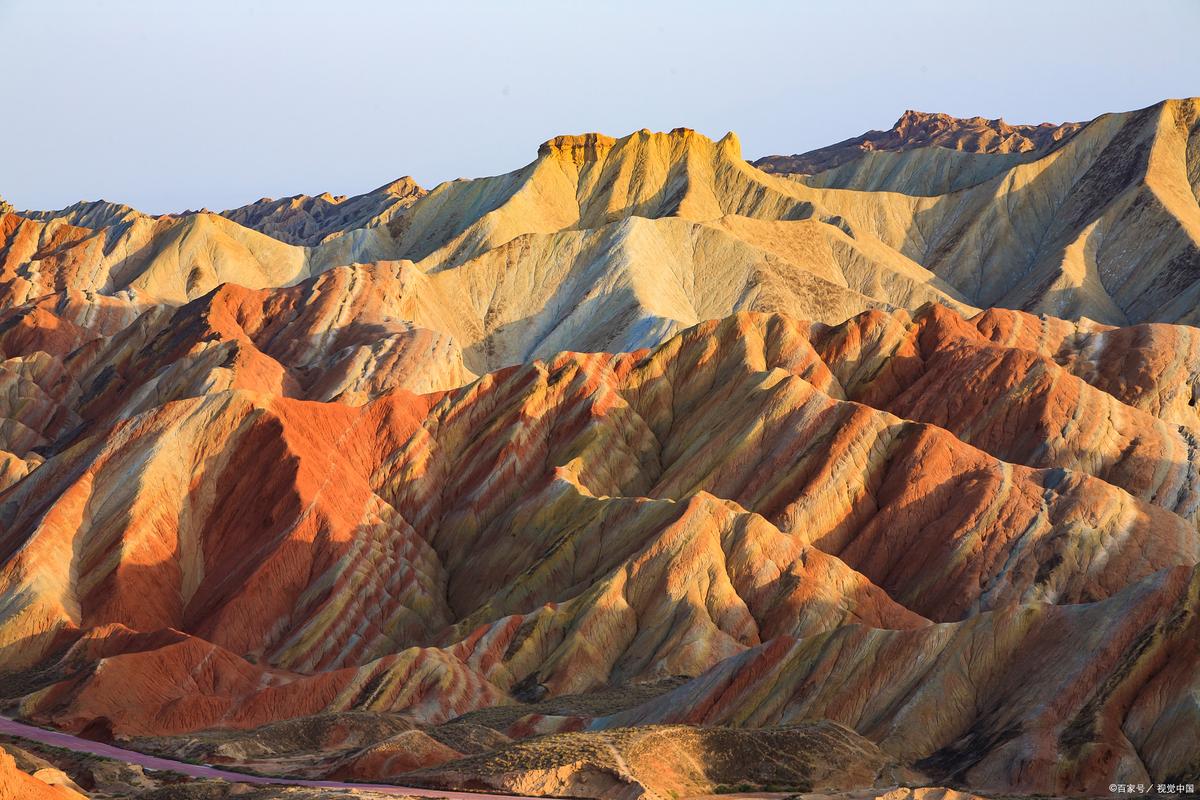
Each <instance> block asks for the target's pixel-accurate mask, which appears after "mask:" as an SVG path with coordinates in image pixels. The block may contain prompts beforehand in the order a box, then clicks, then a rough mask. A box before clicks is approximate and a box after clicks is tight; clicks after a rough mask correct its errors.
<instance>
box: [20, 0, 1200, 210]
mask: <svg viewBox="0 0 1200 800" xmlns="http://www.w3.org/2000/svg"><path fill="white" fill-rule="evenodd" d="M345 5H346V8H343V9H339V10H338V12H336V13H335V12H331V11H328V10H326V9H325V8H324V7H323V6H322V5H321V4H318V3H315V2H308V1H306V2H293V3H283V2H246V3H234V2H229V1H228V0H226V1H225V2H214V3H209V4H207V5H206V6H205V7H204V8H196V7H188V8H182V7H172V8H164V7H162V6H161V5H155V4H151V3H146V2H132V0H130V1H128V2H120V1H117V0H113V1H110V2H96V3H92V4H88V5H86V6H83V5H80V6H71V7H70V13H64V11H63V6H61V5H58V4H53V3H37V2H29V1H26V0H0V47H2V48H3V52H4V53H5V56H6V58H5V68H6V71H7V74H8V75H9V77H10V86H9V91H10V96H11V97H12V98H13V99H11V100H10V101H9V109H10V118H9V124H8V125H6V126H5V133H4V137H5V138H4V140H3V142H4V144H5V145H6V152H7V153H8V154H9V158H7V159H6V160H5V163H4V165H3V167H0V197H3V198H5V199H7V200H8V201H9V202H11V203H13V205H15V206H16V207H17V208H30V209H56V208H61V207H63V206H66V205H69V204H71V203H73V202H76V201H78V200H94V199H99V198H104V199H107V200H112V201H118V202H123V203H128V204H130V205H133V206H135V207H137V208H139V209H141V210H143V211H147V212H151V213H163V212H173V211H182V210H185V209H193V208H200V207H207V208H210V209H213V210H220V209H225V208H230V207H234V206H238V205H242V204H244V203H248V202H251V201H253V200H256V199H258V198H259V197H262V196H272V197H282V196H288V195H293V194H300V193H307V194H317V193H320V192H323V191H329V192H331V193H333V194H357V193H361V192H364V191H369V190H370V189H373V188H375V187H377V186H379V185H382V184H384V183H387V182H388V181H390V180H392V179H394V178H397V177H399V176H402V175H412V176H413V177H414V178H415V179H416V180H417V181H418V182H419V183H420V184H421V185H423V186H425V187H429V188H431V187H433V186H434V185H436V184H438V183H440V182H442V181H445V180H449V179H453V178H456V177H474V176H479V175H491V174H498V173H503V172H507V171H510V170H513V169H516V168H518V167H520V166H522V165H523V164H526V163H528V162H529V161H531V160H532V159H533V158H534V156H535V154H536V148H537V146H538V144H539V143H540V142H542V141H545V140H546V139H548V138H550V137H552V136H554V135H557V134H562V133H580V132H584V131H601V132H603V133H607V134H610V135H614V136H622V135H625V134H628V133H630V132H631V131H635V130H638V129H641V128H650V129H652V130H669V129H671V128H674V127H679V126H686V127H690V128H695V129H696V130H698V131H700V132H701V133H703V134H705V135H708V136H711V137H713V138H716V137H719V136H721V135H723V134H724V133H725V132H726V131H728V130H733V131H736V132H737V134H738V136H739V137H740V138H741V141H742V146H743V152H744V155H745V156H746V157H747V158H749V159H753V158H757V157H759V156H763V155H770V154H790V153H798V152H803V151H806V150H810V149H813V148H816V147H820V146H823V145H826V144H831V143H833V142H836V141H840V140H842V139H845V138H847V137H851V136H855V135H858V134H860V133H863V132H864V131H866V130H870V129H879V128H888V127H890V126H891V125H892V123H893V122H894V121H895V120H896V118H897V117H899V115H900V114H901V113H902V112H903V111H904V110H905V109H908V108H915V109H919V110H922V111H929V112H944V113H948V114H953V115H955V116H983V117H989V118H995V117H1003V118H1004V119H1005V120H1007V121H1009V122H1012V123H1038V122H1063V121H1082V120H1087V119H1091V118H1094V117H1096V116H1098V115H1099V114H1101V113H1105V112H1110V111H1127V110H1132V109H1135V108H1141V107H1145V106H1147V105H1150V104H1153V103H1155V102H1157V101H1159V100H1162V99H1165V98H1168V97H1179V96H1188V95H1194V94H1200V54H1198V53H1197V51H1196V49H1195V47H1194V44H1193V43H1192V42H1190V41H1189V39H1190V37H1191V36H1192V34H1193V32H1194V31H1195V30H1196V29H1197V23H1200V4H1197V3H1193V2H1186V0H1181V1H1173V0H1162V2H1158V3H1152V4H1150V6H1152V8H1150V9H1142V10H1140V11H1139V10H1135V9H1131V8H1128V7H1127V6H1125V5H1123V4H1120V3H1115V2H1111V3H1107V2H1106V3H1082V2H1073V3H1060V4H1054V5H1048V6H1046V7H1044V8H1041V9H1039V18H1038V19H1037V20H1036V21H1031V20H1029V19H1028V18H1021V17H1003V18H1000V17H993V16H991V15H989V14H988V13H987V12H986V11H985V10H978V9H975V8H973V7H971V8H966V9H963V8H960V7H958V6H955V5H952V4H947V3H940V2H924V3H917V4H914V5H904V6H889V5H888V4H884V3H875V2H868V3H865V4H860V6H858V7H857V9H856V10H857V11H858V13H856V14H854V15H851V14H847V13H845V12H844V11H840V10H839V9H837V8H829V7H825V6H800V7H797V6H795V5H793V4H786V3H778V2H760V3H750V4H747V5H746V6H745V7H744V8H743V10H742V12H741V13H740V14H732V13H730V12H729V10H728V7H727V6H725V5H723V4H717V3H696V4H684V3H676V2H671V3H661V4H656V5H655V6H654V7H652V8H642V7H640V6H638V5H637V4H632V3H616V4H611V5H607V6H602V7H599V8H596V7H585V6H576V5H565V4H561V3H560V4H552V3H543V2H538V3H531V4H522V5H521V6H520V7H519V8H514V9H507V8H504V7H501V6H499V5H494V4H485V3H463V4H456V5H449V4H447V5H444V6H439V7H436V8H425V7H413V6H399V5H395V4H387V3H381V2H365V1H364V2H353V3H346V4H345ZM14 154H15V157H14Z"/></svg>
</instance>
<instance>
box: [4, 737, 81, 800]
mask: <svg viewBox="0 0 1200 800" xmlns="http://www.w3.org/2000/svg"><path fill="white" fill-rule="evenodd" d="M70 782H71V781H70V779H69V778H67V777H66V776H65V775H64V774H63V773H61V772H60V771H59V770H55V769H53V768H50V769H46V768H44V769H41V770H39V771H38V774H35V775H29V774H27V773H25V772H22V771H21V770H20V769H18V768H17V764H16V761H14V760H13V757H12V756H11V755H9V754H8V753H7V752H5V750H4V748H2V747H0V798H2V800H83V798H86V797H87V795H85V794H81V793H80V792H78V791H76V790H75V789H73V788H70V787H69V786H67V785H64V783H67V784H69V783H70Z"/></svg>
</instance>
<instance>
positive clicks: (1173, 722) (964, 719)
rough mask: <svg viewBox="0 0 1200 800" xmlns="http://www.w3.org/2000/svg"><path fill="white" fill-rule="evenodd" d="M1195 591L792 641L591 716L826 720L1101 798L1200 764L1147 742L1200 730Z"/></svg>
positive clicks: (972, 775)
mask: <svg viewBox="0 0 1200 800" xmlns="http://www.w3.org/2000/svg"><path fill="white" fill-rule="evenodd" d="M1198 592H1200V573H1198V572H1197V571H1196V570H1195V569H1189V568H1184V567H1180V568H1177V569H1174V570H1169V571H1164V572H1162V573H1159V574H1157V575H1155V576H1153V577H1151V578H1148V579H1146V580H1144V581H1142V582H1140V583H1138V584H1135V585H1133V586H1131V587H1129V588H1128V589H1126V590H1124V591H1123V592H1121V593H1120V594H1118V595H1116V596H1114V597H1112V598H1110V599H1108V600H1105V601H1103V602H1098V603H1093V604H1087V605H1081V606H1050V605H1026V606H1021V607H1014V608H1008V609H1005V610H1004V611H995V612H989V613H984V614H981V615H978V616H975V617H972V618H971V619H969V620H967V621H964V622H960V623H955V624H952V625H939V626H932V627H924V628H920V629H916V630H913V631H882V630H878V629H869V628H865V627H853V626H851V627H845V628H841V629H839V630H838V631H836V632H833V633H830V634H824V635H821V636H815V637H810V638H808V639H804V640H794V639H790V638H787V637H781V638H779V639H776V640H773V641H772V642H770V643H767V644H765V645H763V646H762V647H760V648H757V649H755V650H752V651H748V652H746V653H744V654H742V655H740V656H738V657H736V658H733V659H730V660H728V661H726V662H724V663H722V664H721V665H719V666H718V667H716V668H714V669H713V670H711V671H710V672H708V673H706V674H705V675H702V676H700V677H699V678H697V679H696V680H694V681H692V682H691V683H689V684H685V685H684V686H682V687H680V688H679V689H677V690H675V691H674V692H672V693H670V694H668V695H664V696H663V697H662V698H661V699H658V700H653V701H650V702H649V703H647V704H645V705H643V706H642V707H640V708H638V709H634V710H631V711H627V712H622V713H619V714H616V715H614V716H612V717H610V718H605V719H600V720H597V721H596V722H595V723H594V724H595V725H596V726H599V727H606V726H625V725H631V724H646V723H662V722H676V723H677V722H692V723H706V724H732V725H735V726H739V727H743V726H744V727H760V726H764V725H775V724H786V723H789V722H793V721H796V720H802V719H811V718H828V719H833V720H837V721H839V722H841V723H843V724H845V725H848V726H850V727H852V728H854V729H856V730H857V731H858V732H859V733H862V734H864V735H865V736H867V737H868V738H870V739H872V740H873V741H876V742H878V743H879V744H880V746H881V747H882V748H883V749H884V750H885V751H887V752H889V753H892V754H893V755H896V756H897V757H899V758H901V759H902V760H904V759H918V760H917V762H916V763H917V766H918V767H919V768H921V769H924V770H926V771H927V772H929V773H930V774H931V775H933V776H934V777H935V778H937V777H939V776H940V778H941V779H946V778H951V779H953V780H955V781H959V782H963V781H965V782H967V783H969V784H970V785H972V786H976V787H980V788H985V787H1007V788H1009V789H1010V790H1011V789H1015V790H1018V791H1040V792H1048V793H1053V794H1058V793H1067V794H1077V793H1084V794H1086V793H1096V792H1099V793H1103V792H1104V791H1105V790H1106V787H1107V784H1108V782H1109V781H1110V780H1115V779H1117V778H1110V777H1109V776H1127V778H1126V779H1127V780H1134V781H1141V782H1143V783H1146V782H1150V779H1149V778H1148V777H1147V776H1148V775H1149V774H1172V775H1184V774H1192V772H1193V771H1194V770H1195V768H1196V763H1195V752H1194V748H1192V749H1188V748H1187V747H1185V746H1183V745H1180V746H1175V747H1171V748H1166V749H1159V750H1158V751H1156V753H1155V756H1154V760H1153V761H1152V762H1150V763H1147V761H1146V760H1145V756H1144V753H1145V752H1146V751H1145V750H1144V749H1143V748H1144V746H1145V744H1146V743H1147V737H1148V736H1151V735H1155V736H1166V737H1181V738H1182V739H1184V740H1188V741H1194V730H1195V728H1194V726H1195V722H1196V707H1195V703H1194V700H1193V699H1192V697H1191V693H1192V691H1194V686H1195V681H1196V671H1195V642H1196V637H1197V635H1198V634H1200V631H1198V630H1197V628H1196V625H1197V622H1196V620H1197V614H1196V612H1197V602H1198V600H1200V594H1198ZM1184 673H1186V674H1188V676H1189V677H1187V678H1182V674H1184ZM827 675H838V676H840V679H838V680H825V679H824V676H827ZM935 687H936V688H935Z"/></svg>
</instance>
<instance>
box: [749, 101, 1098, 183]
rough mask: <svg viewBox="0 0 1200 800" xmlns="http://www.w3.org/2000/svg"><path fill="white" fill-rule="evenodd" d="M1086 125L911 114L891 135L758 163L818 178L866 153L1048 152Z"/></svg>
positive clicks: (903, 117) (862, 138) (867, 137)
mask: <svg viewBox="0 0 1200 800" xmlns="http://www.w3.org/2000/svg"><path fill="white" fill-rule="evenodd" d="M1083 125H1084V123H1080V122H1064V123H1062V124H1059V125H1056V124H1054V123H1050V122H1043V123H1041V124H1040V125H1009V124H1008V123H1007V122H1005V121H1004V120H1002V119H984V118H983V117H968V118H965V119H960V118H958V117H952V116H950V115H949V114H927V113H924V112H921V111H913V110H911V109H910V110H908V111H905V112H904V113H903V114H901V115H900V119H898V120H896V124H895V125H893V126H892V127H891V129H890V130H886V131H868V132H866V133H864V134H863V135H862V136H856V137H854V138H852V139H846V140H845V141H842V142H838V143H837V144H832V145H829V146H828V147H822V148H820V149H818V150H812V151H810V152H807V153H799V154H796V155H791V156H764V157H763V158H760V159H757V160H756V161H754V162H753V164H754V166H756V167H758V168H759V169H761V170H763V171H764V172H771V173H775V174H784V175H787V174H803V175H815V174H817V173H819V172H824V171H826V170H829V169H833V168H835V167H840V166H842V165H843V164H845V163H847V162H849V161H853V160H855V159H857V158H861V157H862V156H863V155H865V154H867V153H876V152H903V151H907V150H916V149H919V148H925V147H938V148H943V149H946V150H957V151H961V152H966V153H979V154H986V155H993V154H1007V153H1045V152H1048V151H1049V150H1052V149H1053V148H1054V147H1057V146H1058V145H1059V144H1060V143H1062V142H1065V141H1066V140H1068V139H1070V138H1071V137H1072V136H1073V135H1075V134H1076V133H1078V132H1079V130H1080V129H1081V128H1082V127H1083Z"/></svg>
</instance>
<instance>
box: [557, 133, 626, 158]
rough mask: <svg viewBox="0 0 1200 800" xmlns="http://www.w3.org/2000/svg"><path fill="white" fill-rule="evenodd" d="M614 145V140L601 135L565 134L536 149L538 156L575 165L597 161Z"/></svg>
mask: <svg viewBox="0 0 1200 800" xmlns="http://www.w3.org/2000/svg"><path fill="white" fill-rule="evenodd" d="M616 143H617V140H616V139H614V138H613V137H611V136H605V135H604V134H602V133H581V134H578V135H571V134H566V135H563V136H555V137H554V138H552V139H548V140H547V141H545V142H542V144H541V146H540V147H538V156H540V157H549V158H566V159H569V160H571V161H574V162H576V163H582V162H584V161H597V160H599V159H600V158H602V157H603V156H604V155H605V154H606V153H608V151H609V150H611V149H612V148H613V145H615V144H616Z"/></svg>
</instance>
